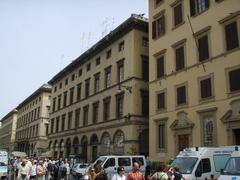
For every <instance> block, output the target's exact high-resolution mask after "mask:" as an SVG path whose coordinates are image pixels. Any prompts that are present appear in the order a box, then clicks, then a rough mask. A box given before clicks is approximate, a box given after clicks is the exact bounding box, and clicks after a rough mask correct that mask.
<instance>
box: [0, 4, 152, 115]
mask: <svg viewBox="0 0 240 180" xmlns="http://www.w3.org/2000/svg"><path fill="white" fill-rule="evenodd" d="M132 13H135V14H142V13H145V17H148V0H0V24H1V25H0V27H1V28H0V67H1V70H0V83H1V84H0V119H1V118H2V117H3V116H5V115H6V114H7V113H8V112H10V111H11V110H12V109H14V108H15V107H17V106H18V104H19V103H21V102H22V101H23V100H24V99H26V98H27V97H28V96H29V95H31V94H32V93H33V92H34V91H35V90H36V89H38V88H39V87H40V86H41V85H42V84H44V83H46V82H48V81H49V80H50V79H51V78H52V77H53V76H54V75H55V74H57V73H58V72H59V71H60V70H61V69H63V68H64V67H65V66H66V65H68V64H69V63H70V62H71V61H72V60H74V59H75V58H77V57H78V56H79V55H81V53H83V52H84V51H86V50H87V49H88V48H89V47H91V46H92V45H93V44H95V43H96V42H97V41H99V40H100V39H101V38H102V37H103V36H104V35H106V34H107V33H108V32H109V31H110V30H112V29H114V28H116V27H117V26H118V25H119V24H121V23H122V22H123V21H125V20H126V19H127V18H129V17H130V16H131V14H132Z"/></svg>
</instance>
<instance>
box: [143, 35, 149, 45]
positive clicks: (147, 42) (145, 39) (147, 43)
mask: <svg viewBox="0 0 240 180" xmlns="http://www.w3.org/2000/svg"><path fill="white" fill-rule="evenodd" d="M142 45H143V47H148V46H149V41H148V37H142Z"/></svg>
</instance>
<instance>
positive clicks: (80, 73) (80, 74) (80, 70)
mask: <svg viewBox="0 0 240 180" xmlns="http://www.w3.org/2000/svg"><path fill="white" fill-rule="evenodd" d="M78 76H79V77H80V76H82V69H79V70H78Z"/></svg>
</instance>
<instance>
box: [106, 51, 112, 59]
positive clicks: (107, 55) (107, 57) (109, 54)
mask: <svg viewBox="0 0 240 180" xmlns="http://www.w3.org/2000/svg"><path fill="white" fill-rule="evenodd" d="M111 55H112V50H111V49H109V50H108V51H107V53H106V59H109V58H110V57H111Z"/></svg>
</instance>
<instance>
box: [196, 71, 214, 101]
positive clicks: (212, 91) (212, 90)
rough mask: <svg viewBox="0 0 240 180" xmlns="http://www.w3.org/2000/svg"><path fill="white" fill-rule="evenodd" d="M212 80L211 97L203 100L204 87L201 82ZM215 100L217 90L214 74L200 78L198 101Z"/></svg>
mask: <svg viewBox="0 0 240 180" xmlns="http://www.w3.org/2000/svg"><path fill="white" fill-rule="evenodd" d="M207 79H210V82H211V96H209V97H204V98H202V92H201V90H202V87H201V82H202V81H204V80H207ZM214 98H215V88H214V74H213V73H211V74H208V75H206V76H201V77H198V99H199V102H206V101H209V100H212V99H214Z"/></svg>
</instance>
